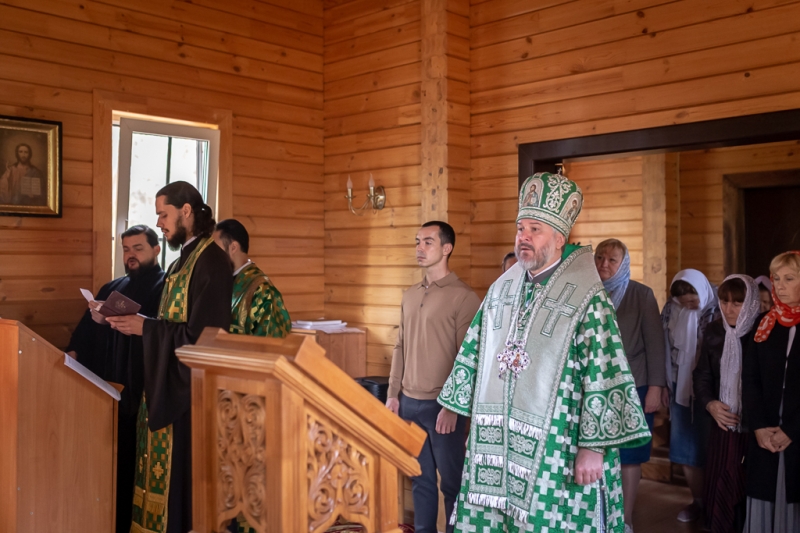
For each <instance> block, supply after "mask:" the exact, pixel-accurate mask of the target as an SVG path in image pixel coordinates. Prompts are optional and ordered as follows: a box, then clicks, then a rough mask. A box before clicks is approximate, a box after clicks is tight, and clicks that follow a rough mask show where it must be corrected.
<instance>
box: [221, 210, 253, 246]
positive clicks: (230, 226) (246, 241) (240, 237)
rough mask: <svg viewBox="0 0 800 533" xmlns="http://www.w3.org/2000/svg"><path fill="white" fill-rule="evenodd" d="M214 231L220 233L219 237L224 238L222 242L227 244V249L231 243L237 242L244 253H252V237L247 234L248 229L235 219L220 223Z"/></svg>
mask: <svg viewBox="0 0 800 533" xmlns="http://www.w3.org/2000/svg"><path fill="white" fill-rule="evenodd" d="M214 231H218V232H219V236H220V238H222V242H224V243H225V246H226V247H227V246H230V245H231V242H233V241H236V242H238V243H239V248H241V249H242V251H243V252H244V253H247V252H249V251H250V235H249V234H248V233H247V229H245V227H244V225H242V223H241V222H239V221H238V220H236V219H235V218H229V219H227V220H223V221H222V222H219V223H218V224H217V226H216V227H215V228H214Z"/></svg>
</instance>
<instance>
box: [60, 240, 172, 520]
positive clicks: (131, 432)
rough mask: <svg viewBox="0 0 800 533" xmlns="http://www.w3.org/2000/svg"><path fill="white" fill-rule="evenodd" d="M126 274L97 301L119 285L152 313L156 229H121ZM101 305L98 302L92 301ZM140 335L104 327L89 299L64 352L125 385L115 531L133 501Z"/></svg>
mask: <svg viewBox="0 0 800 533" xmlns="http://www.w3.org/2000/svg"><path fill="white" fill-rule="evenodd" d="M122 250H123V256H122V258H123V261H124V262H125V276H123V277H121V278H117V279H115V280H113V281H110V282H109V283H107V284H105V285H104V286H103V287H102V288H101V289H100V291H99V292H98V293H97V296H96V297H95V301H96V302H98V304H99V303H101V302H103V301H105V300H106V299H107V298H108V297H109V296H110V295H111V293H112V292H114V291H117V292H119V293H120V294H122V295H124V296H127V297H128V298H130V299H131V300H133V301H135V302H136V303H138V304H139V305H141V306H142V308H141V311H140V312H141V313H142V314H143V315H145V316H156V313H157V312H158V303H159V301H160V299H161V290H162V288H163V287H164V271H163V270H161V266H160V265H159V264H158V254H159V253H160V252H161V247H160V246H159V245H158V235H156V232H155V231H153V230H152V229H151V228H148V227H147V226H144V225H140V226H132V227H130V228H128V229H127V230H126V231H125V232H124V233H123V234H122ZM95 307H99V305H95ZM142 350H143V348H142V338H141V337H129V336H127V335H121V334H120V333H118V332H116V331H113V330H112V329H111V328H110V327H108V323H107V322H106V320H105V318H104V317H103V315H101V314H99V313H98V312H97V311H95V310H94V309H93V305H92V304H90V305H89V309H88V310H87V311H86V313H85V314H84V316H83V318H82V319H81V321H80V323H79V324H78V327H77V328H75V332H74V333H73V334H72V338H71V339H70V341H69V346H68V347H67V353H68V354H69V355H70V356H72V357H74V358H77V359H78V361H79V362H80V363H81V364H83V365H84V366H86V367H87V368H89V370H91V371H92V372H94V373H95V374H97V375H98V376H100V377H101V378H103V379H105V380H107V381H111V382H114V383H120V384H122V385H124V386H125V388H124V389H123V390H122V398H121V399H120V402H119V420H118V423H117V529H116V530H117V533H122V532H124V533H128V532H129V531H130V529H131V502H132V501H133V476H134V471H135V463H136V413H137V411H138V410H139V401H140V400H141V397H142V388H143V387H144V384H143V381H144V376H143V374H144V366H143V365H142Z"/></svg>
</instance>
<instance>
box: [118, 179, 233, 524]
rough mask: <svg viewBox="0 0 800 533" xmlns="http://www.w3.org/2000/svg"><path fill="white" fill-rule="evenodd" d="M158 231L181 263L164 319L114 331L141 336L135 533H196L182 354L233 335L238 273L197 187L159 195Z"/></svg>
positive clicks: (178, 185) (121, 321) (172, 274)
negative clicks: (214, 336) (207, 339)
mask: <svg viewBox="0 0 800 533" xmlns="http://www.w3.org/2000/svg"><path fill="white" fill-rule="evenodd" d="M156 214H157V215H158V227H159V228H161V231H162V233H163V234H164V238H165V239H166V240H167V243H168V244H169V246H170V248H172V249H174V250H176V249H178V247H180V248H181V256H180V258H179V259H177V260H176V261H175V262H174V263H173V264H172V265H171V266H170V267H169V270H168V271H167V279H166V281H165V283H164V290H163V292H162V296H161V302H160V305H159V310H158V318H157V319H151V318H146V317H144V316H142V315H133V316H127V317H113V318H109V319H108V321H109V322H110V323H111V326H112V327H113V328H114V329H116V330H118V331H119V332H121V333H124V334H126V335H140V336H142V342H143V346H144V395H143V397H142V402H141V406H140V409H139V419H138V426H137V432H136V439H137V450H136V454H137V465H136V481H135V486H134V495H133V520H132V524H131V533H186V532H187V531H189V530H190V529H191V527H192V453H191V452H192V448H191V374H190V370H189V368H188V367H187V366H185V365H184V364H183V363H181V362H180V361H179V360H178V358H177V356H176V355H175V349H176V348H180V347H181V346H184V345H187V344H194V343H195V342H196V341H197V338H198V337H199V336H200V334H201V333H202V332H203V329H204V328H207V327H215V328H222V329H224V330H226V331H227V330H228V327H229V326H230V320H231V311H230V303H231V293H232V290H233V270H232V268H231V263H230V260H229V259H228V257H227V255H226V254H225V252H224V251H223V250H222V249H221V248H220V247H219V246H217V245H216V244H214V240H213V239H212V238H211V234H212V232H213V231H214V219H213V216H212V213H211V208H210V207H209V206H207V205H206V204H205V203H204V202H203V198H202V196H201V195H200V193H199V192H198V191H197V189H195V188H194V187H193V186H191V185H190V184H188V183H186V182H183V181H177V182H174V183H170V184H169V185H167V186H166V187H164V188H162V189H161V190H160V191H158V193H156Z"/></svg>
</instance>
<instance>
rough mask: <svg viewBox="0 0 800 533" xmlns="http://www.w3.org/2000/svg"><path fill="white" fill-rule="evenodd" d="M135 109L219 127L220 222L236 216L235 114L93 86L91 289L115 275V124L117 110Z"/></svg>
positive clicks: (134, 110)
mask: <svg viewBox="0 0 800 533" xmlns="http://www.w3.org/2000/svg"><path fill="white" fill-rule="evenodd" d="M119 112H122V113H135V114H139V115H148V116H154V117H163V118H166V119H174V120H181V121H188V122H199V123H203V124H213V125H216V126H217V128H219V131H220V145H219V177H218V185H217V206H218V208H217V211H218V212H217V213H214V215H215V216H216V218H217V220H221V219H223V218H229V217H230V216H232V214H233V113H232V112H231V111H230V110H229V109H215V108H211V107H204V106H201V105H196V104H192V105H189V104H186V103H182V102H175V101H171V100H163V99H160V98H150V97H146V96H135V95H130V94H124V93H114V92H109V91H100V90H95V91H94V93H93V127H92V240H93V257H92V289H93V291H94V292H97V291H98V290H99V289H100V287H102V286H103V285H104V284H106V283H108V281H109V280H111V279H112V277H113V274H114V273H113V271H112V266H111V265H112V261H111V257H112V251H113V250H112V247H113V239H112V238H109V237H112V236H113V231H114V229H113V226H114V221H113V220H112V216H111V212H112V205H113V201H114V199H113V197H112V192H111V189H112V168H111V152H112V146H111V127H112V121H113V115H114V113H119Z"/></svg>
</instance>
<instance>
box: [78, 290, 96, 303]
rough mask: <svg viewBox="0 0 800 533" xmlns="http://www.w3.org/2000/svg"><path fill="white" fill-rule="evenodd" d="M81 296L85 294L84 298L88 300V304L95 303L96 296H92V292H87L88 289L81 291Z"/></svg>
mask: <svg viewBox="0 0 800 533" xmlns="http://www.w3.org/2000/svg"><path fill="white" fill-rule="evenodd" d="M81 294H83V297H84V298H86V301H87V302H93V301H94V294H92V293H91V292H89V291H87V290H86V289H81Z"/></svg>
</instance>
